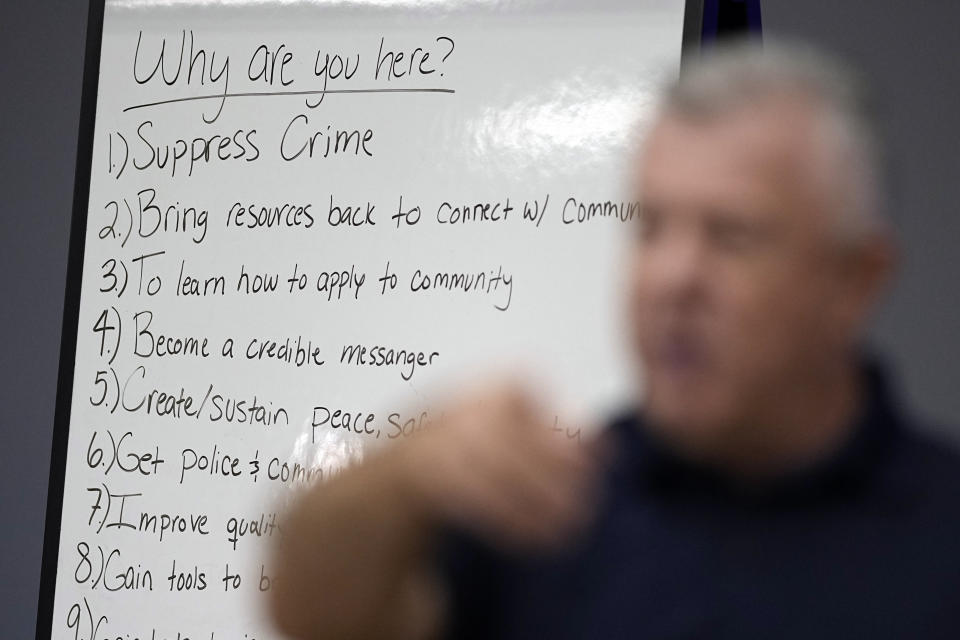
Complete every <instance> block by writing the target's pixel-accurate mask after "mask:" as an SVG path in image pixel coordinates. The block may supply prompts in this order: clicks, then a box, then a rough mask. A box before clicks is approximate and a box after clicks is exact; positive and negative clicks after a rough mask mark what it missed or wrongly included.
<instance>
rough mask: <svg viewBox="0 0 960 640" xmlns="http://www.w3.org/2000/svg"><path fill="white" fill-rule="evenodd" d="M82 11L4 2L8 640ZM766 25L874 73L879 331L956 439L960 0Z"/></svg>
mask: <svg viewBox="0 0 960 640" xmlns="http://www.w3.org/2000/svg"><path fill="white" fill-rule="evenodd" d="M584 1H586V0H584ZM676 1H677V2H679V1H681V0H676ZM86 13H87V7H86V2H83V1H81V0H58V1H53V0H46V1H44V0H4V1H3V2H2V3H0V142H2V144H0V203H2V217H0V282H2V290H0V294H2V296H0V301H2V302H0V330H2V333H0V336H2V337H0V353H2V354H3V356H2V371H0V425H2V433H3V444H2V445H0V514H2V520H0V527H2V528H3V534H2V537H0V539H2V549H3V551H2V558H0V562H2V564H0V637H3V638H5V639H6V638H9V639H18V638H24V639H27V638H32V637H33V636H34V623H35V617H36V607H37V598H38V588H39V580H40V557H41V550H42V539H43V525H44V522H43V521H44V509H45V504H46V492H47V474H48V473H49V458H50V446H51V437H52V431H53V413H54V396H55V392H56V379H57V366H58V357H59V356H58V353H59V351H58V350H59V343H60V329H61V318H62V312H63V294H64V283H65V279H66V262H67V237H68V233H69V229H70V217H71V207H72V194H73V179H74V169H75V161H76V144H77V130H78V124H79V114H80V87H81V76H82V66H83V52H84V43H85V39H84V38H85V29H86ZM763 23H764V32H765V35H766V36H767V37H777V36H783V35H789V36H791V37H794V38H796V37H799V38H804V39H807V40H811V41H813V42H815V43H819V44H821V45H824V46H826V47H827V48H829V49H831V50H833V51H835V52H838V53H840V54H843V55H845V56H847V57H848V58H849V59H850V60H852V61H853V62H854V63H855V64H856V65H858V66H859V67H860V69H861V70H862V71H863V72H864V73H865V75H866V76H867V78H868V79H869V80H870V81H871V82H872V83H873V86H874V88H875V90H876V93H877V96H878V98H879V100H880V102H881V105H882V107H883V112H882V114H881V115H882V123H883V124H884V126H885V130H886V134H887V138H888V142H889V156H890V158H889V160H890V163H891V165H892V169H893V177H894V184H893V188H894V197H895V201H894V209H895V210H894V215H895V220H896V223H897V225H898V227H899V229H900V234H901V239H902V245H903V250H904V260H903V264H902V270H901V275H900V278H899V281H898V282H897V285H896V288H895V290H894V293H893V295H892V296H891V297H890V298H889V300H888V302H887V304H886V305H885V306H884V308H883V309H882V311H881V313H880V315H879V317H878V319H877V322H876V323H875V325H876V326H875V330H874V336H875V339H876V340H875V341H876V342H877V343H878V344H879V345H880V347H881V350H882V352H883V353H884V354H885V355H886V356H887V358H888V360H890V361H891V362H892V363H893V364H894V365H896V368H897V373H898V377H899V381H900V382H901V383H902V388H903V395H904V397H905V399H906V400H907V402H908V404H910V405H911V406H913V407H914V408H915V409H917V410H919V411H920V413H921V414H922V415H925V416H928V417H930V418H932V419H933V420H934V422H935V423H938V424H940V425H941V426H940V427H938V428H939V429H941V430H943V431H944V432H946V433H948V434H950V435H951V436H953V437H955V438H956V439H960V393H956V389H957V384H956V381H957V380H958V377H960V340H957V339H956V337H955V335H954V332H955V331H957V330H960V260H958V258H957V252H956V249H955V245H954V242H956V241H957V240H960V219H958V217H957V216H956V212H955V210H956V203H957V202H960V149H958V142H960V55H958V50H957V33H958V27H960V2H957V1H956V0H925V1H924V2H915V1H914V2H907V1H904V0H842V2H841V1H839V0H763Z"/></svg>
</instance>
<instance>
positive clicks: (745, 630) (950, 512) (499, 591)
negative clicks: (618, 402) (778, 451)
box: [443, 367, 960, 640]
mask: <svg viewBox="0 0 960 640" xmlns="http://www.w3.org/2000/svg"><path fill="white" fill-rule="evenodd" d="M867 378H868V384H867V387H868V393H867V397H868V400H867V402H866V406H865V407H864V408H863V411H862V413H861V416H860V418H859V420H858V421H857V425H856V427H855V429H853V431H852V435H851V437H850V438H849V440H848V441H847V442H846V444H845V445H844V446H843V447H842V448H841V449H840V450H839V451H838V452H836V454H835V455H833V456H832V457H830V458H829V459H827V460H824V461H822V462H821V463H819V464H818V465H816V466H815V468H810V469H807V470H805V471H804V472H803V473H799V474H795V475H793V476H791V477H787V478H781V479H779V480H778V481H777V482H776V483H771V484H769V485H768V486H765V487H763V488H761V489H760V490H757V491H751V492H749V493H746V492H744V491H743V490H741V489H737V488H734V487H733V486H731V485H730V484H728V483H726V482H725V481H724V478H723V477H722V476H720V475H718V474H714V473H711V472H708V471H705V470H703V469H699V468H697V467H695V466H690V465H688V464H685V463H684V462H682V461H680V460H679V459H677V458H675V457H673V456H671V455H670V454H669V452H667V451H666V450H663V449H661V448H659V447H657V445H656V444H654V442H653V441H652V440H651V439H650V438H649V436H647V435H646V434H645V433H644V430H643V425H642V417H641V416H640V415H639V414H636V413H634V414H631V415H627V416H624V417H622V418H621V419H618V420H616V421H614V423H613V424H612V425H611V426H610V429H611V430H612V432H613V435H614V436H615V437H616V439H617V441H618V442H617V444H618V452H619V455H618V456H617V460H616V462H615V463H614V464H613V465H611V467H610V468H609V470H608V471H607V473H606V475H605V479H604V487H605V491H604V498H603V502H602V506H601V508H600V512H599V515H598V518H597V520H596V522H595V524H594V526H593V527H592V528H591V529H590V531H589V532H588V534H587V535H586V536H585V537H584V538H583V539H582V540H581V541H579V542H578V543H577V544H576V545H575V546H574V547H573V548H571V549H568V550H566V551H565V552H563V553H561V554H543V555H538V556H522V557H521V556H510V555H506V554H503V553H500V552H497V551H496V550H494V549H491V548H487V547H485V546H484V545H482V544H481V543H479V542H477V541H473V540H470V539H469V538H467V537H466V536H459V535H456V536H451V538H450V539H449V540H447V544H446V545H445V552H444V554H443V556H444V563H443V564H444V570H445V572H446V574H447V577H448V578H449V585H450V590H451V608H450V613H451V618H450V626H449V630H448V635H449V637H451V638H458V639H461V640H465V639H468V638H505V639H508V638H549V639H551V640H561V639H565V638H644V639H658V638H764V639H770V638H803V639H805V640H806V639H809V638H845V639H850V638H873V639H876V638H960V456H958V455H957V454H956V453H954V452H953V451H951V450H950V449H948V448H946V447H945V446H944V445H942V444H935V443H934V442H932V441H930V440H928V439H927V438H926V437H924V436H921V435H919V433H917V432H916V431H915V430H913V429H912V428H910V425H907V424H905V420H904V418H903V417H902V416H901V414H900V413H899V412H898V411H897V410H896V408H895V406H894V403H893V402H892V400H891V398H890V394H889V392H888V390H887V388H886V384H885V383H884V381H883V379H882V376H881V375H880V373H879V372H878V371H877V370H876V368H875V367H868V371H867Z"/></svg>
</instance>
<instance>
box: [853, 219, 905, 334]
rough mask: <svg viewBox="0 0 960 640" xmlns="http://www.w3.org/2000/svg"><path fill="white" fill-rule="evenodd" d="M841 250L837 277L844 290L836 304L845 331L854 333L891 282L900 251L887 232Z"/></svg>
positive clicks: (856, 332) (875, 234) (861, 326)
mask: <svg viewBox="0 0 960 640" xmlns="http://www.w3.org/2000/svg"><path fill="white" fill-rule="evenodd" d="M843 251H844V258H843V259H842V261H841V262H842V264H841V269H842V270H843V273H842V275H841V277H840V279H841V281H842V282H843V291H842V299H841V300H840V302H839V306H840V310H841V315H842V319H841V320H842V325H843V328H844V331H845V333H846V334H847V335H848V336H854V335H857V334H859V333H860V332H861V331H862V330H863V328H864V326H865V325H866V323H867V321H868V320H869V318H870V315H871V313H872V312H873V310H874V308H875V307H876V305H877V303H878V302H879V300H880V298H881V297H882V295H883V293H884V292H885V291H886V290H887V288H888V286H889V285H890V281H891V279H892V277H893V275H894V274H895V272H896V268H897V264H898V262H899V252H898V250H897V245H896V242H895V240H894V238H893V235H892V234H891V233H889V232H888V231H880V232H876V233H873V234H871V235H870V236H868V237H867V238H864V239H862V240H858V241H857V242H856V243H855V244H854V245H852V246H850V247H847V248H845V249H844V250H843Z"/></svg>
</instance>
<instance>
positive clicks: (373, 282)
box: [53, 0, 683, 640]
mask: <svg viewBox="0 0 960 640" xmlns="http://www.w3.org/2000/svg"><path fill="white" fill-rule="evenodd" d="M682 21H683V3H682V2H678V1H675V0H642V1H630V2H626V1H624V2H600V3H594V2H590V3H587V2H583V3H573V2H566V3H549V2H542V3H539V2H526V3H520V2H516V3H511V2H481V1H479V0H478V1H475V2H469V1H464V2H439V1H438V2H422V3H419V2H407V3H402V2H387V1H379V2H374V1H370V2H334V1H330V2H320V1H316V2H299V3H292V2H282V1H279V0H278V1H275V2H226V1H224V2H212V1H211V2H200V1H196V2H190V1H182V2H178V1H173V0H171V1H167V2H159V1H158V2H147V1H136V0H126V1H111V2H107V5H106V10H105V20H104V27H103V40H102V53H101V67H100V78H99V90H98V98H97V99H98V103H97V110H96V126H95V131H94V150H93V163H92V175H91V181H90V198H89V210H88V222H87V228H86V244H85V256H84V261H83V270H82V281H81V282H82V294H81V303H80V315H79V324H78V328H77V349H76V364H75V369H74V388H73V393H72V408H71V418H70V428H69V441H68V449H67V458H66V470H65V483H64V490H63V508H62V522H61V529H60V549H59V558H58V563H57V564H58V573H57V579H56V591H55V601H54V613H53V637H54V638H64V639H66V638H71V639H77V640H79V639H85V640H94V639H95V640H106V639H108V638H109V639H114V638H123V639H124V640H132V639H136V638H139V639H141V640H144V639H148V638H149V639H150V640H161V639H162V640H186V639H187V638H189V639H191V640H201V639H202V640H211V639H215V640H252V639H254V638H256V639H259V640H263V639H268V638H276V637H278V635H277V634H276V632H274V631H272V630H271V629H270V627H269V625H268V624H267V623H266V621H265V618H264V615H263V602H264V599H265V598H264V594H263V589H266V588H269V584H270V577H271V568H270V566H269V562H268V559H267V558H266V555H265V552H266V550H267V548H268V545H269V544H270V543H272V542H275V536H276V535H278V531H277V529H276V528H275V526H274V523H275V518H276V517H277V515H276V514H277V513H278V512H279V511H280V510H282V508H283V505H284V504H285V503H286V502H288V501H289V499H290V497H291V496H292V495H294V492H295V491H296V490H297V489H298V488H302V487H303V486H305V485H306V484H308V483H309V482H313V481H316V480H317V479H319V478H321V477H323V476H324V475H329V474H331V473H335V472H336V471H337V470H338V469H340V468H342V467H343V465H345V464H349V463H350V462H351V461H354V460H357V459H359V458H360V457H361V456H362V455H363V451H364V450H365V449H367V448H368V447H371V446H380V445H381V444H383V443H389V442H391V441H394V440H396V439H398V438H403V437H415V434H416V430H415V429H414V428H413V423H407V420H410V419H416V418H417V417H418V416H419V415H420V414H419V411H420V410H421V409H423V408H428V407H429V406H430V405H431V401H432V400H435V399H436V398H437V397H438V394H440V393H441V392H442V390H443V389H448V388H450V387H451V386H455V384H456V381H459V380H466V381H470V380H473V379H474V378H476V377H477V376H483V375H496V374H503V373H505V372H510V373H512V374H514V375H516V374H517V372H518V371H520V372H523V373H522V375H530V376H531V378H533V379H536V380H538V381H539V382H541V383H543V384H545V385H546V386H547V387H548V388H550V389H551V390H552V392H553V393H554V398H555V399H556V401H557V402H558V406H560V407H561V408H562V409H563V411H564V413H563V416H564V418H563V419H562V420H561V421H560V422H559V423H558V426H559V428H560V429H561V431H562V434H566V435H567V436H568V437H576V434H577V432H578V430H579V429H581V428H583V427H584V425H585V424H586V422H581V419H583V420H584V421H585V420H587V418H588V417H590V416H601V415H603V413H604V412H605V411H608V410H610V409H611V408H612V407H614V406H615V405H616V404H617V403H618V402H619V401H621V400H622V399H623V398H624V397H625V396H626V395H627V394H630V393H632V392H633V391H634V389H633V387H632V385H633V384H634V383H633V382H631V380H632V378H631V376H630V372H629V366H628V364H629V357H628V356H627V355H626V354H625V346H624V341H623V339H622V333H623V332H622V331H621V327H620V320H619V314H618V312H619V309H620V305H621V303H620V302H619V293H620V287H621V285H622V282H623V265H622V263H621V253H622V248H623V245H624V243H625V242H629V236H630V233H631V227H630V222H629V220H626V221H624V220H623V219H622V218H629V213H630V211H631V209H630V206H631V194H630V192H629V190H628V189H627V166H628V156H629V153H630V142H631V131H632V126H633V124H634V123H635V121H637V119H638V118H640V119H641V120H642V117H643V114H644V112H645V110H648V109H649V107H650V106H651V104H652V100H653V99H654V93H655V90H656V87H657V86H658V85H659V84H660V83H661V81H662V80H663V79H664V78H665V77H669V76H670V75H673V74H676V73H677V70H678V66H679V58H680V45H681V28H682ZM162 48H163V51H164V61H163V62H162V63H161V65H160V67H159V68H158V67H157V64H158V60H159V54H160V51H161V49H162ZM181 52H182V63H181ZM401 52H402V54H403V57H402V58H401V57H400V53H401ZM328 54H329V56H330V58H329V66H328V68H329V69H330V72H329V73H328V74H325V73H324V67H325V64H326V63H327V62H328ZM378 62H379V64H378ZM348 70H349V71H348ZM347 75H349V77H346V76H347ZM324 88H325V89H326V90H327V93H326V94H324V93H322V91H323V90H324ZM338 132H340V134H339V137H338ZM311 140H312V142H313V145H312V149H311ZM328 143H329V145H330V146H329V147H328ZM444 203H447V204H444ZM621 214H622V215H621ZM458 219H459V220H458ZM264 281H267V282H272V283H273V284H272V285H265V284H264ZM265 286H267V287H268V288H269V289H271V290H268V291H264V290H262V289H263V287H265ZM273 287H275V289H274V288H273ZM231 345H232V350H231V349H229V348H227V347H230V346H231ZM284 345H286V347H285V348H284V349H281V348H282V347H284ZM298 345H299V348H298ZM351 348H352V349H351ZM401 352H402V353H401ZM204 353H206V355H204ZM411 354H412V355H411ZM350 358H352V359H353V360H352V361H351V360H350ZM361 361H362V364H361V363H360V362H361ZM337 410H340V411H342V412H345V413H348V414H349V415H350V417H351V418H353V424H352V425H351V428H344V427H343V426H335V423H336V422H337V421H340V422H343V421H344V415H343V414H342V413H338V414H336V415H334V412H336V411H337ZM358 414H359V420H357V417H358ZM369 415H373V416H374V417H373V418H370V419H369V420H368V418H367V416H369ZM570 416H577V418H575V419H572V420H571V419H570V418H569V417H570ZM426 422H429V420H427V421H426ZM358 430H359V431H362V432H364V433H356V431H358ZM161 461H162V462H161ZM336 587H337V585H334V584H329V585H323V584H318V585H317V597H318V598H322V597H323V591H324V590H325V589H335V588H336Z"/></svg>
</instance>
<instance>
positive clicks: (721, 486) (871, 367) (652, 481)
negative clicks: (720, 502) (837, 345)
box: [612, 356, 901, 505]
mask: <svg viewBox="0 0 960 640" xmlns="http://www.w3.org/2000/svg"><path fill="white" fill-rule="evenodd" d="M860 370H861V373H862V375H863V380H864V398H863V403H862V406H861V409H860V411H859V414H858V417H857V418H856V424H855V425H854V427H853V428H852V429H851V430H850V433H849V435H848V437H847V439H846V440H845V441H844V443H843V444H842V445H841V446H840V447H839V448H838V449H836V450H835V451H834V452H833V453H831V454H829V455H827V456H825V457H823V458H821V459H820V460H818V461H817V462H815V463H813V464H811V465H808V466H807V467H805V468H803V469H801V470H798V471H794V472H791V473H788V474H785V475H783V476H779V477H776V478H772V479H770V480H766V481H763V482H761V483H751V484H750V485H749V486H745V485H744V484H743V483H735V482H733V481H732V479H731V478H730V477H728V476H725V475H724V474H723V473H722V472H719V471H716V470H713V469H710V468H706V467H703V466H701V465H697V464H695V463H692V462H689V461H686V460H684V459H682V458H680V457H679V456H677V455H676V454H675V453H673V452H672V451H670V450H669V449H668V448H667V447H666V446H665V445H664V444H663V443H661V442H658V441H657V440H656V439H655V438H653V437H652V436H651V435H650V433H648V432H647V431H646V430H645V428H644V419H643V415H642V411H639V410H634V411H631V412H628V413H627V414H625V415H623V416H621V417H620V418H619V419H617V420H615V421H614V423H613V425H612V430H613V432H614V433H615V434H616V436H617V439H618V450H619V455H618V458H617V464H616V467H617V469H618V471H617V473H619V474H620V475H621V476H622V477H625V478H630V479H632V480H633V481H636V482H639V484H640V487H641V488H643V489H645V490H648V491H652V492H655V493H671V494H683V495H696V496H710V497H717V498H726V499H735V500H745V501H748V502H752V503H759V504H767V505H770V504H783V503H794V502H803V501H811V500H814V501H822V500H824V499H830V498H842V497H843V496H844V495H848V494H849V492H852V491H857V490H858V489H859V488H861V487H862V486H863V485H864V484H865V483H866V482H868V481H869V480H870V478H871V477H872V476H873V474H874V472H875V471H876V469H878V468H879V467H880V466H882V465H881V464H880V463H881V462H882V461H883V459H884V458H885V457H886V456H887V455H888V453H889V451H890V450H891V449H892V446H891V445H892V442H893V440H894V438H895V437H896V435H897V434H898V433H899V432H900V429H901V426H900V425H901V419H900V414H899V411H898V409H897V407H896V403H895V400H894V398H893V396H892V394H891V392H890V388H889V383H888V379H887V374H886V373H885V370H884V367H883V366H882V365H881V364H880V362H879V361H878V360H877V359H876V358H875V357H872V356H871V357H868V356H865V357H863V358H862V360H861V364H860Z"/></svg>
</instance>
